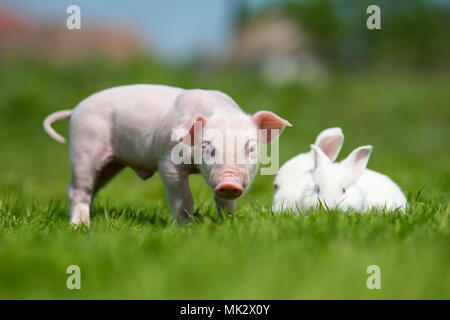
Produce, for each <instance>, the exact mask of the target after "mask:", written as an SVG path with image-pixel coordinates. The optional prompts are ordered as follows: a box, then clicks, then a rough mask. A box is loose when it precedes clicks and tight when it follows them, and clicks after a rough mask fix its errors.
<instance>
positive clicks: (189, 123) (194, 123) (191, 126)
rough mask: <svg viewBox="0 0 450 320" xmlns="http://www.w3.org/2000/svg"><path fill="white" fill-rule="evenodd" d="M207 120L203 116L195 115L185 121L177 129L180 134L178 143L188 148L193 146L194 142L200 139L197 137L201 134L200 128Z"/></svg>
mask: <svg viewBox="0 0 450 320" xmlns="http://www.w3.org/2000/svg"><path fill="white" fill-rule="evenodd" d="M206 120H207V118H206V117H205V116H204V115H201V114H199V115H196V116H194V117H192V118H189V119H188V120H186V121H185V122H184V123H183V124H181V126H179V127H178V128H177V130H180V131H181V132H182V134H181V135H180V136H179V138H178V139H179V141H183V143H185V144H187V145H188V146H193V145H194V144H195V142H196V140H198V139H201V137H199V136H198V135H201V134H202V128H203V126H204V124H205V123H206Z"/></svg>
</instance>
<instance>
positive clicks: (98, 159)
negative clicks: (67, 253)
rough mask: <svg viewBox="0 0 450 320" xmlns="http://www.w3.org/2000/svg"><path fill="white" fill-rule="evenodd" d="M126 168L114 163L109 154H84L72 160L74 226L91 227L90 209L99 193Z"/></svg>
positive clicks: (72, 217)
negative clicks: (83, 225)
mask: <svg viewBox="0 0 450 320" xmlns="http://www.w3.org/2000/svg"><path fill="white" fill-rule="evenodd" d="M123 168H124V166H123V165H122V164H119V163H116V162H113V160H112V158H111V156H110V155H108V154H99V153H96V152H93V153H84V154H83V155H82V156H80V157H77V156H75V157H74V158H73V159H72V180H71V181H70V184H69V190H68V195H69V209H70V220H71V222H72V223H73V224H74V225H80V224H85V225H86V226H88V227H89V225H90V208H91V204H92V201H93V199H94V197H95V195H96V194H97V192H98V191H99V190H100V188H102V187H103V186H104V185H106V184H107V183H108V182H109V181H110V180H111V179H112V178H113V177H114V176H115V175H116V174H117V173H119V172H120V171H121V170H122V169H123Z"/></svg>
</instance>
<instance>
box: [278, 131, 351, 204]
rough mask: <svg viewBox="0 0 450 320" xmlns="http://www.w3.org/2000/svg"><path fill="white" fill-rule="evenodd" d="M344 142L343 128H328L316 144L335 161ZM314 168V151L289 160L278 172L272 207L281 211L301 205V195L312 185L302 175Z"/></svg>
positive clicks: (317, 139) (320, 135)
mask: <svg viewBox="0 0 450 320" xmlns="http://www.w3.org/2000/svg"><path fill="white" fill-rule="evenodd" d="M343 142H344V134H343V133H342V129H341V128H338V127H335V128H328V129H325V130H323V131H322V132H321V133H319V135H318V136H317V138H316V141H315V145H316V146H318V147H319V148H321V149H322V150H323V151H324V152H325V154H327V155H328V157H329V158H330V159H331V161H334V160H335V159H336V157H337V156H338V154H339V151H340V150H341V147H342V143H343ZM313 168H314V152H313V151H312V150H310V151H309V152H305V153H301V154H299V155H297V156H295V157H294V158H292V159H290V160H289V161H287V162H286V163H285V164H284V165H283V166H282V167H281V168H280V169H279V170H278V173H277V176H276V178H275V181H274V187H275V189H276V192H275V196H274V201H273V206H272V209H273V211H275V212H280V211H282V210H283V209H296V208H297V206H298V205H299V198H300V196H299V195H302V194H304V193H305V192H306V191H307V190H308V188H309V187H310V184H311V183H310V181H309V179H308V177H302V176H304V174H305V173H306V172H308V171H309V170H312V169H313Z"/></svg>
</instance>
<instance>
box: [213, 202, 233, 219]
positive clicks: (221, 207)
mask: <svg viewBox="0 0 450 320" xmlns="http://www.w3.org/2000/svg"><path fill="white" fill-rule="evenodd" d="M214 200H215V201H216V208H217V215H218V216H219V217H221V216H222V215H223V214H225V215H231V214H234V212H235V211H236V200H224V199H221V198H218V197H214Z"/></svg>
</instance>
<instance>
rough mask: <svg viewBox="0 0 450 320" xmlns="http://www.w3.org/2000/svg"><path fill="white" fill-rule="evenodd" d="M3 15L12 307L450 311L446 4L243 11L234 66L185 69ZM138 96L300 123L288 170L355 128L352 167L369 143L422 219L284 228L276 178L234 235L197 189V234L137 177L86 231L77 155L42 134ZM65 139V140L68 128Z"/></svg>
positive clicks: (2, 290)
mask: <svg viewBox="0 0 450 320" xmlns="http://www.w3.org/2000/svg"><path fill="white" fill-rule="evenodd" d="M244 3H245V2H244ZM369 4H378V5H379V6H380V8H381V26H382V29H381V30H368V29H367V28H366V24H365V21H366V19H367V17H368V14H366V13H365V9H366V8H367V6H368V5H369ZM5 8H6V7H5ZM5 8H4V10H0V46H1V47H0V49H1V50H0V59H1V60H0V88H1V90H0V147H1V148H0V150H1V157H0V173H1V178H0V230H1V231H0V297H1V298H7V299H8V298H32V299H33V298H64V299H66V298H67V299H70V298H138V299H139V298H152V299H155V298H156V299H173V298H183V299H197V298H205V299H214V298H219V299H220V298H228V299H233V298H236V299H239V298H246V299H260V298H267V299H303V298H313V299H315V298H345V299H346V298H353V299H355V298H356V299H359V298H369V299H372V298H374V299H376V298H388V299H392V298H438V299H440V298H446V299H448V298H450V272H449V269H450V268H449V267H450V258H449V257H450V224H449V223H450V207H449V202H448V199H449V190H450V170H449V163H450V152H449V141H450V128H449V125H450V74H449V68H450V66H449V61H450V60H449V58H450V41H449V40H450V39H449V34H448V31H449V30H450V6H449V4H448V3H447V2H444V1H414V2H412V1H298V2H279V3H278V2H277V3H275V2H270V1H265V2H264V4H262V5H260V6H257V9H254V6H250V5H249V6H245V5H241V4H240V3H238V4H236V3H235V5H234V6H233V10H229V11H227V12H228V13H227V17H228V16H229V21H231V22H232V23H230V25H229V28H230V31H229V32H230V33H231V34H232V37H231V39H232V40H230V41H229V43H228V44H227V50H226V52H225V53H224V52H222V53H221V55H217V56H216V55H215V54H206V53H198V54H196V55H193V56H192V57H189V58H185V59H181V60H177V59H175V60H173V59H165V58H164V55H161V54H158V50H157V49H158V42H156V43H155V44H154V47H153V49H154V50H152V49H148V48H146V46H145V45H144V44H140V43H139V41H137V40H133V41H131V40H130V39H134V38H132V37H131V36H130V39H129V38H127V36H126V34H127V32H126V30H127V29H126V28H125V29H124V30H125V31H124V30H122V33H120V34H122V35H123V34H125V36H121V37H119V36H118V34H119V33H118V32H117V30H116V31H114V32H113V33H112V34H110V33H108V32H109V31H108V30H107V31H105V30H104V29H95V28H94V27H91V26H90V25H89V24H87V25H86V27H83V28H85V29H84V30H83V28H82V30H81V31H75V32H79V33H78V34H76V35H74V33H71V32H73V31H68V30H65V29H64V25H62V26H61V25H53V23H49V24H47V23H46V22H45V20H44V22H42V21H41V20H39V22H36V21H33V22H25V23H24V22H23V21H24V18H23V17H21V18H18V16H17V15H16V13H15V10H18V12H20V7H19V8H13V9H11V8H8V9H7V10H6V9H5ZM82 8H83V7H82ZM252 8H253V9H252ZM0 9H2V7H1V6H0ZM83 10H85V9H83ZM161 14H162V15H163V12H161ZM63 17H65V16H64V15H63ZM61 21H62V20H61ZM60 24H61V23H60ZM96 28H97V27H96ZM36 30H38V31H36ZM179 32H180V33H183V31H182V30H181V31H179ZM196 32H197V33H195V32H194V36H195V35H196V39H197V41H198V42H200V43H201V35H200V33H199V31H198V30H197V31H196ZM130 34H131V33H130ZM116 36H117V38H115V37H116ZM187 36H188V35H186V37H187ZM36 37H37V38H36ZM108 37H112V39H113V41H112V42H108V41H106V42H102V41H103V40H99V39H105V38H108ZM32 39H35V40H32ZM36 39H37V40H39V41H36ZM198 39H200V40H198ZM115 40H116V41H115ZM111 43H113V44H112V45H111ZM161 46H162V44H161ZM66 47H67V48H69V49H64V48H66ZM118 52H120V54H117V53H118ZM131 83H161V84H167V85H173V86H180V87H184V88H204V89H218V90H221V91H224V92H225V93H227V94H229V95H230V96H231V97H233V98H234V99H235V100H236V101H237V103H238V104H239V105H240V106H241V108H242V109H243V110H245V111H246V112H249V113H253V112H255V111H257V110H260V109H268V110H271V111H274V112H276V113H277V114H279V115H280V116H282V117H283V118H286V119H288V120H289V121H290V122H291V123H292V124H293V125H294V127H292V128H287V129H286V130H285V131H284V132H283V134H282V136H281V138H280V163H281V164H282V163H284V162H285V161H286V160H288V159H290V158H291V157H293V156H295V155H296V154H298V153H300V152H304V151H306V150H307V149H308V146H309V144H310V143H312V142H313V141H314V139H315V137H316V135H317V134H318V132H320V131H321V130H323V129H324V128H327V127H331V126H340V127H342V129H343V131H344V134H345V137H346V138H345V143H344V147H343V150H342V151H341V156H340V158H342V157H343V156H345V155H347V154H348V153H349V152H350V151H351V150H353V149H354V148H355V147H357V146H360V145H363V144H372V145H373V146H374V150H373V153H372V155H371V159H370V161H369V165H368V167H369V168H371V169H374V170H378V171H381V172H383V173H386V174H388V175H390V176H391V177H392V178H393V179H394V181H396V182H397V183H398V184H399V185H400V186H401V187H402V189H403V191H404V192H405V194H407V195H408V199H409V202H410V204H411V208H410V209H409V210H408V212H407V213H406V215H401V214H398V213H394V214H393V213H383V212H371V213H369V214H366V215H358V214H347V213H343V212H324V211H320V210H319V211H318V212H314V213H312V214H310V215H309V216H307V217H303V216H302V217H298V216H290V215H286V216H275V215H273V214H272V212H271V211H270V207H271V200H272V196H273V187H272V182H273V179H274V177H273V176H260V175H258V176H257V177H256V179H255V181H254V184H253V185H252V187H251V189H250V191H249V192H248V193H247V194H246V195H245V197H244V198H243V199H241V200H240V201H239V210H238V212H237V214H236V216H234V217H227V218H226V219H224V221H220V220H217V219H216V217H215V212H214V205H213V200H212V192H211V191H210V190H209V189H208V187H207V186H206V184H205V183H204V181H202V178H201V177H200V176H192V177H191V179H190V183H191V188H192V189H193V194H194V198H195V200H196V207H197V211H196V215H195V216H196V220H195V222H194V223H193V224H192V225H190V226H188V227H185V228H178V227H176V226H175V225H174V224H173V222H172V220H171V218H170V214H169V212H168V209H167V207H166V203H165V198H164V191H163V189H162V184H161V182H160V180H159V177H158V175H155V176H154V177H153V178H152V179H150V180H148V181H142V180H140V179H139V178H138V177H137V176H136V175H135V173H134V172H132V171H131V170H129V169H127V170H125V171H124V172H123V173H122V174H121V175H120V176H118V177H117V178H116V179H114V180H113V181H112V183H111V184H110V185H108V186H107V187H106V188H105V189H104V190H103V191H102V192H101V193H100V194H99V197H98V198H97V200H96V204H95V215H94V218H93V220H92V227H91V229H90V230H86V229H84V228H80V229H77V230H73V229H72V228H71V227H70V226H69V223H68V221H69V220H68V212H67V204H66V201H67V200H66V188H67V184H68V182H69V179H70V172H69V161H68V160H69V154H68V145H67V144H66V145H61V144H58V143H56V142H55V141H53V140H52V139H51V138H49V137H48V136H47V135H46V134H45V132H44V131H43V129H42V121H43V119H44V118H45V116H46V115H47V114H49V113H51V112H54V111H56V110H60V109H69V108H73V107H74V106H76V104H77V103H78V102H80V101H81V100H82V99H84V98H85V97H87V96H88V95H90V94H92V93H94V92H96V91H99V90H101V89H104V88H107V87H111V86H115V85H122V84H131ZM54 127H55V129H56V130H57V131H58V132H60V133H62V134H63V135H64V136H66V137H67V136H68V122H67V121H66V122H64V121H62V122H58V123H56V124H55V125H54ZM70 264H77V265H79V266H80V267H81V270H82V290H80V291H70V290H68V289H67V288H66V287H65V280H66V278H67V276H68V275H67V274H66V273H65V269H66V267H67V266H68V265H70ZM371 264H377V265H380V267H381V270H382V290H368V289H367V287H366V285H365V281H366V279H367V277H368V275H367V274H366V273H365V270H366V268H367V266H368V265H371Z"/></svg>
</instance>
